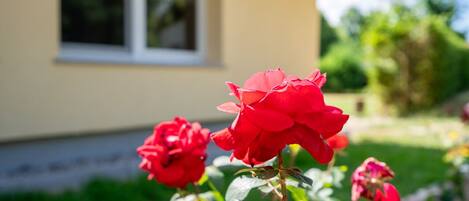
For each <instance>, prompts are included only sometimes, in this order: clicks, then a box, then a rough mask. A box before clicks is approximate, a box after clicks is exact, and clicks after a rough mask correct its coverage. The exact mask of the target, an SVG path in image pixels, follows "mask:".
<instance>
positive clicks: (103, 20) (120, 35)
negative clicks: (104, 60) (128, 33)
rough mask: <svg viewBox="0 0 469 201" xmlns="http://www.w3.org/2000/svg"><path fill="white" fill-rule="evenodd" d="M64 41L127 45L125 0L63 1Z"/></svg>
mask: <svg viewBox="0 0 469 201" xmlns="http://www.w3.org/2000/svg"><path fill="white" fill-rule="evenodd" d="M61 25H62V30H61V31H62V42H75V43H94V44H106V45H124V0H62V1H61Z"/></svg>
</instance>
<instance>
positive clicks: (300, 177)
mask: <svg viewBox="0 0 469 201" xmlns="http://www.w3.org/2000/svg"><path fill="white" fill-rule="evenodd" d="M284 171H285V173H286V174H287V175H289V176H291V177H293V178H295V179H296V180H298V181H299V182H302V183H305V184H308V185H309V186H312V185H313V180H312V179H311V178H309V177H307V176H304V175H303V174H301V171H300V170H299V169H297V168H289V169H284Z"/></svg>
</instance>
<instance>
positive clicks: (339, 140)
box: [327, 133, 349, 150]
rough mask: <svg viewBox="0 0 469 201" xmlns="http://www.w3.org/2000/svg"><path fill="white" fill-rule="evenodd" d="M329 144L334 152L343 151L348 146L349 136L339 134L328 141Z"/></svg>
mask: <svg viewBox="0 0 469 201" xmlns="http://www.w3.org/2000/svg"><path fill="white" fill-rule="evenodd" d="M327 144H329V146H330V147H331V148H332V149H334V150H342V149H345V147H347V146H348V144H349V141H348V137H347V135H345V134H340V133H339V134H337V135H335V136H333V137H331V138H329V139H327Z"/></svg>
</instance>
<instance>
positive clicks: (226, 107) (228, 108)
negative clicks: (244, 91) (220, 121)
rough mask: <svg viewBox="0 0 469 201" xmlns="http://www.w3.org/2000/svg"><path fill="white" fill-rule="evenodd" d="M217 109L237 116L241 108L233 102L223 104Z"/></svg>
mask: <svg viewBox="0 0 469 201" xmlns="http://www.w3.org/2000/svg"><path fill="white" fill-rule="evenodd" d="M217 109H218V110H220V111H222V112H226V113H231V114H236V113H238V112H239V110H240V108H239V106H238V105H236V103H233V102H226V103H223V104H221V105H219V106H217Z"/></svg>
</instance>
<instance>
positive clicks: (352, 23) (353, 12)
mask: <svg viewBox="0 0 469 201" xmlns="http://www.w3.org/2000/svg"><path fill="white" fill-rule="evenodd" d="M364 24H365V17H364V16H363V15H362V14H361V13H360V11H359V10H358V9H357V8H355V7H351V8H350V9H348V10H347V12H345V14H344V15H343V16H342V17H341V18H340V26H341V27H342V28H343V29H344V31H345V33H346V34H347V36H348V37H350V38H352V39H359V37H360V34H361V31H362V28H363V26H364Z"/></svg>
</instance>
